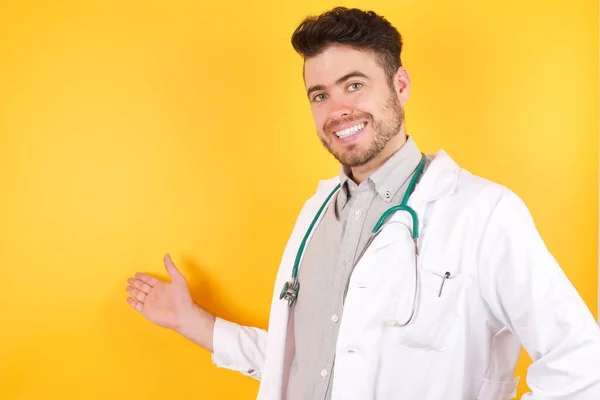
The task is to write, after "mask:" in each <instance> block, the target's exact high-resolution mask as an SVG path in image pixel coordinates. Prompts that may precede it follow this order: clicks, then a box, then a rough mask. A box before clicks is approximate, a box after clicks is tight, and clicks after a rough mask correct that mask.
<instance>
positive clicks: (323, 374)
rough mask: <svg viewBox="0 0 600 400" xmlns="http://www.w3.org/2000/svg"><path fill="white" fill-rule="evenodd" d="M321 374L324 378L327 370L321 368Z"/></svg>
mask: <svg viewBox="0 0 600 400" xmlns="http://www.w3.org/2000/svg"><path fill="white" fill-rule="evenodd" d="M321 376H322V377H323V378H325V377H326V376H327V370H326V369H322V370H321Z"/></svg>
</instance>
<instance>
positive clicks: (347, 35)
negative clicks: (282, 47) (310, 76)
mask: <svg viewBox="0 0 600 400" xmlns="http://www.w3.org/2000/svg"><path fill="white" fill-rule="evenodd" d="M331 45H347V46H351V47H353V48H356V49H357V50H367V51H370V52H372V53H373V54H375V57H376V60H377V61H378V62H379V64H380V65H381V66H382V67H383V69H384V72H385V74H386V76H387V78H388V80H389V81H390V82H391V81H392V79H393V77H394V75H395V74H396V71H397V70H398V68H399V67H400V66H401V65H402V61H401V58H400V53H401V52H402V35H400V33H399V32H398V31H397V30H396V28H394V27H393V26H392V24H390V22H389V21H387V20H386V19H385V18H384V17H383V16H380V15H377V14H376V13H375V12H373V11H363V10H359V9H357V8H351V9H349V8H346V7H336V8H334V9H332V10H330V11H327V12H325V13H323V14H321V15H318V16H309V17H307V18H305V19H304V20H303V21H302V22H301V23H300V25H298V27H297V28H296V30H295V31H294V33H293V34H292V46H293V47H294V50H296V52H297V53H298V54H300V55H301V56H302V57H303V58H304V59H306V58H309V57H313V56H316V55H318V54H320V53H321V52H323V51H324V50H325V49H326V48H327V47H329V46H331Z"/></svg>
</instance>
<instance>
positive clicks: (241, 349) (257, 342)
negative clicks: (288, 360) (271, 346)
mask: <svg viewBox="0 0 600 400" xmlns="http://www.w3.org/2000/svg"><path fill="white" fill-rule="evenodd" d="M266 351H267V331H266V330H264V329H260V328H256V327H250V326H243V325H239V324H236V323H234V322H231V321H227V320H225V319H222V318H219V317H217V318H216V320H215V328H214V331H213V353H212V361H213V363H214V364H215V365H216V366H217V367H221V368H226V369H230V370H233V371H238V372H241V373H242V374H243V375H246V376H250V377H252V378H254V379H256V380H260V378H261V373H262V369H263V365H264V362H265V354H266Z"/></svg>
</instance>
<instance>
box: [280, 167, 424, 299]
mask: <svg viewBox="0 0 600 400" xmlns="http://www.w3.org/2000/svg"><path fill="white" fill-rule="evenodd" d="M426 161H427V158H426V157H425V155H421V161H420V162H419V165H417V168H416V169H415V172H414V174H413V177H412V178H411V180H410V182H409V184H408V188H407V189H406V193H404V196H403V198H402V202H401V203H400V205H397V206H393V207H391V208H389V209H388V210H386V211H385V212H384V213H383V214H381V216H380V217H379V220H378V221H377V223H376V224H375V226H374V227H373V230H372V232H371V233H372V235H376V234H377V233H379V231H380V230H381V229H382V228H383V224H384V223H385V221H386V220H387V219H388V217H389V216H390V215H392V214H394V213H395V212H398V211H406V212H408V213H409V214H410V216H411V219H412V225H413V229H412V238H413V240H415V241H416V240H417V239H418V238H419V218H418V216H417V213H416V212H415V210H413V209H412V208H411V207H409V206H408V200H409V198H410V196H411V195H412V193H413V191H414V190H415V186H416V185H417V181H418V180H419V177H420V176H421V174H422V173H423V169H424V168H425V163H426ZM340 187H341V185H340V184H339V183H338V184H337V185H336V187H335V188H334V189H333V190H332V191H331V193H329V195H328V196H327V198H326V199H325V201H324V202H323V204H321V207H320V208H319V211H318V212H317V214H316V215H315V217H314V218H313V220H312V222H311V224H310V226H309V227H308V229H307V230H306V233H305V234H304V238H303V239H302V242H301V243H300V247H299V248H298V252H297V253H296V258H295V260H294V266H293V268H292V280H291V281H287V282H286V283H285V284H284V285H283V289H282V290H281V294H280V295H279V299H283V298H284V297H286V298H287V300H288V303H289V306H290V307H291V306H292V305H293V304H294V302H295V301H296V298H297V297H298V292H299V291H300V283H299V282H298V267H299V265H300V259H301V258H302V254H303V253H304V248H305V247H306V242H307V241H308V237H309V236H310V234H311V232H312V230H313V228H314V226H315V224H316V223H317V221H318V220H319V217H320V216H321V213H322V212H323V210H324V209H325V207H326V206H327V205H328V204H329V200H331V197H332V196H333V195H334V194H335V193H336V192H337V191H338V190H339V189H340ZM286 295H287V296H286Z"/></svg>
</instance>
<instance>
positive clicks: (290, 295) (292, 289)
mask: <svg viewBox="0 0 600 400" xmlns="http://www.w3.org/2000/svg"><path fill="white" fill-rule="evenodd" d="M299 291H300V283H299V282H298V279H295V278H294V279H292V280H291V281H287V282H286V283H285V285H283V289H282V290H281V294H280V295H279V298H280V299H285V300H287V302H288V305H289V306H290V307H291V306H292V305H293V304H294V303H295V302H296V299H297V298H298V292H299Z"/></svg>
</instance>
